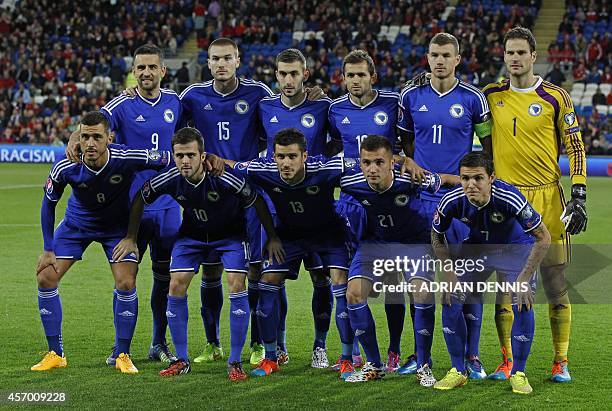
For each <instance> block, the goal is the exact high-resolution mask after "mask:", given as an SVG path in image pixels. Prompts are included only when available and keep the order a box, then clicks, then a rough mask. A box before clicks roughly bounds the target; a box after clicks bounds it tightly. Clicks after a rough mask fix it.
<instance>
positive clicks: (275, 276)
mask: <svg viewBox="0 0 612 411" xmlns="http://www.w3.org/2000/svg"><path fill="white" fill-rule="evenodd" d="M282 279H283V275H282V274H281V273H265V274H262V275H261V280H259V281H262V282H265V283H268V284H280V283H281V280H282Z"/></svg>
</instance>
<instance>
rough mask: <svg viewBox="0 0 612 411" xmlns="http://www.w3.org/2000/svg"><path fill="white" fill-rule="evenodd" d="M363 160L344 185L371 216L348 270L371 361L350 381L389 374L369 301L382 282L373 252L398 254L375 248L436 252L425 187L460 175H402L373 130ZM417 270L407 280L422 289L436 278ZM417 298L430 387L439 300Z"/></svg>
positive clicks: (421, 375) (420, 375)
mask: <svg viewBox="0 0 612 411" xmlns="http://www.w3.org/2000/svg"><path fill="white" fill-rule="evenodd" d="M360 165H361V169H359V168H357V167H356V168H354V169H353V170H351V171H347V173H346V174H345V176H344V177H342V180H341V182H340V187H341V189H342V191H343V192H344V193H347V194H349V195H351V196H353V198H355V199H356V200H357V201H359V203H360V204H362V205H363V206H364V209H365V212H366V215H367V225H366V229H365V233H364V239H363V240H362V241H360V242H359V247H358V249H357V252H356V254H355V257H354V258H353V261H352V263H351V267H350V270H349V282H348V291H347V298H348V304H349V305H348V312H349V317H350V321H351V326H352V327H353V329H354V330H355V335H356V336H358V337H359V342H360V343H361V345H362V346H363V349H364V351H365V353H366V357H367V360H368V362H367V363H366V364H365V365H364V366H363V368H362V369H361V370H360V371H358V372H355V373H353V374H352V375H350V376H348V378H346V380H345V381H347V382H365V381H369V380H373V379H380V378H382V377H383V376H384V374H385V372H384V367H383V363H382V361H381V358H380V352H379V349H378V342H377V340H376V328H375V324H374V318H373V317H372V313H371V311H370V308H369V307H368V300H367V298H368V295H369V294H370V292H371V291H372V289H373V287H374V285H375V284H376V283H377V281H375V277H374V275H373V270H372V260H371V259H372V254H374V257H376V258H378V257H385V255H387V256H388V258H394V257H392V256H390V255H389V254H390V253H389V251H386V252H378V251H376V250H384V248H387V249H388V250H390V248H389V247H392V246H393V245H394V244H395V245H396V246H398V247H400V248H401V252H402V253H403V252H404V251H408V252H409V253H410V254H411V255H410V258H412V259H419V258H424V257H425V256H426V255H427V253H428V252H430V251H431V247H430V246H429V241H428V238H427V237H428V236H427V232H428V229H429V224H430V222H429V221H428V220H427V219H426V218H424V217H423V216H422V214H421V213H420V209H421V207H422V204H421V202H420V198H419V194H420V191H421V190H429V191H431V192H435V191H437V190H438V189H439V187H440V185H441V184H456V183H458V179H457V177H456V176H449V175H438V174H427V175H426V176H425V178H424V180H423V182H422V183H421V185H420V186H417V185H413V184H412V178H411V176H410V175H406V176H402V175H401V172H400V168H399V165H397V166H396V165H394V163H393V151H392V147H391V143H390V142H389V141H388V140H387V139H386V138H384V137H382V136H377V135H369V136H368V137H367V138H366V139H365V140H363V141H362V143H361V147H360ZM397 255H399V254H396V256H397ZM402 271H403V270H402ZM412 274H414V275H411V278H406V280H407V281H408V282H410V283H412V284H413V287H415V288H416V289H417V290H420V289H421V285H422V284H423V282H424V281H431V279H432V276H433V273H431V272H425V270H422V271H419V272H418V273H412ZM375 291H379V290H375ZM402 295H403V294H402ZM413 299H414V302H415V308H416V313H415V320H414V327H415V335H416V347H417V362H418V367H417V368H418V369H417V379H418V380H419V382H420V384H421V385H422V386H425V387H431V386H432V385H433V384H434V383H435V382H436V380H435V378H434V376H433V373H432V372H431V369H430V367H429V364H430V357H431V345H432V342H433V328H434V321H435V304H434V303H433V298H432V296H431V294H430V293H428V292H415V293H413Z"/></svg>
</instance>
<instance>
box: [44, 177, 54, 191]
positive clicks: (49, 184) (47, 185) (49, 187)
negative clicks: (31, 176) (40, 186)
mask: <svg viewBox="0 0 612 411" xmlns="http://www.w3.org/2000/svg"><path fill="white" fill-rule="evenodd" d="M45 191H46V192H47V194H51V193H52V192H53V180H51V177H49V178H47V182H46V183H45Z"/></svg>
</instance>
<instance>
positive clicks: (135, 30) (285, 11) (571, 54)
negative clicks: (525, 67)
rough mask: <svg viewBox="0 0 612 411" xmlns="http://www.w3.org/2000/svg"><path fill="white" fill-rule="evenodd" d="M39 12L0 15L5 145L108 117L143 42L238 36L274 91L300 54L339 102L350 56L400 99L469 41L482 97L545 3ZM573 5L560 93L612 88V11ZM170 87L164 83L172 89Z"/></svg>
mask: <svg viewBox="0 0 612 411" xmlns="http://www.w3.org/2000/svg"><path fill="white" fill-rule="evenodd" d="M34 3H35V2H33V1H32V0H24V1H21V2H18V4H17V6H16V8H15V9H14V10H4V11H0V33H1V34H2V38H1V40H0V143H13V142H14V143H24V144H31V143H41V144H58V145H59V144H64V143H65V142H66V141H67V139H68V136H69V135H70V132H71V131H72V128H73V127H74V126H73V125H74V124H76V123H77V122H78V118H79V116H80V115H81V113H83V112H86V111H89V110H91V109H93V108H97V107H101V106H102V105H103V104H104V102H106V101H109V100H110V98H112V97H113V96H114V95H116V94H117V93H118V92H119V90H121V89H122V88H123V87H124V84H125V80H126V77H127V76H129V65H130V64H129V61H130V60H129V59H126V58H124V57H123V56H130V55H131V54H132V52H133V51H134V48H135V47H136V46H137V45H140V44H143V43H146V42H151V43H154V44H158V45H160V46H162V47H163V48H164V49H165V51H166V53H167V54H169V55H173V54H174V53H175V52H176V50H177V48H178V47H180V45H181V44H182V43H183V41H184V39H185V38H186V37H187V36H188V35H189V33H190V31H191V30H192V29H193V30H196V33H197V38H198V46H199V47H200V48H201V49H202V50H206V49H207V47H208V44H210V42H211V41H212V40H214V39H215V38H217V37H220V36H223V37H231V38H234V39H235V40H236V41H237V42H238V43H239V45H240V49H241V50H240V52H241V58H242V65H241V67H240V68H239V71H238V75H239V76H241V77H246V78H252V79H254V80H260V81H263V82H264V83H266V84H268V85H269V86H271V88H272V89H276V88H277V81H276V78H275V76H274V68H275V67H274V56H275V55H276V54H278V52H280V51H281V50H283V49H285V48H288V47H297V48H299V49H300V50H302V51H303V52H304V54H305V56H306V58H307V62H308V66H309V67H310V68H311V76H310V78H309V80H308V81H307V85H310V86H312V85H319V86H320V87H321V88H322V89H323V90H324V91H325V92H326V94H327V95H329V96H330V97H332V98H333V97H338V96H340V95H343V94H345V93H346V89H345V87H344V85H343V83H342V76H341V63H342V58H343V57H344V56H345V55H346V54H347V53H348V52H349V51H350V50H352V49H353V48H361V49H365V50H367V51H368V52H369V53H370V55H372V56H373V57H374V61H375V63H376V65H377V70H378V75H379V82H378V86H379V87H380V88H381V89H385V90H395V91H398V90H399V89H400V88H401V86H402V85H403V84H404V83H405V81H406V80H408V79H410V78H411V77H412V76H413V75H415V74H417V73H419V72H420V71H423V70H425V69H426V67H427V60H426V56H425V52H426V44H427V41H428V39H429V38H430V37H431V36H432V35H434V34H435V33H438V32H441V31H445V32H449V33H451V34H453V35H455V36H456V37H457V38H458V39H459V40H460V42H461V46H462V57H463V59H462V62H461V64H460V66H459V67H458V70H457V71H458V73H460V74H461V77H462V79H463V80H464V81H467V82H470V83H472V84H474V85H476V86H479V87H483V86H484V85H486V84H488V83H490V82H493V81H495V80H496V79H497V76H498V73H499V71H500V68H501V67H502V64H503V47H502V45H501V38H502V36H503V34H504V33H505V32H506V31H507V30H508V29H509V28H510V27H512V26H514V25H521V26H524V27H528V28H533V24H534V18H535V17H536V16H537V12H538V10H539V8H540V6H541V2H540V1H539V0H531V1H529V0H526V1H519V2H515V3H514V4H513V5H509V4H505V3H503V2H502V1H501V0H491V1H484V2H469V1H459V2H458V3H457V5H456V6H455V7H454V8H449V7H447V2H445V1H443V0H438V1H435V2H430V1H423V0H414V1H409V2H404V1H400V0H384V1H379V2H375V3H371V2H369V1H365V0H360V1H355V2H351V3H347V2H342V1H328V2H322V1H303V0H281V1H270V0H261V1H255V2H247V1H239V0H231V1H224V2H219V1H216V0H213V1H204V2H200V1H191V0H156V1H139V2H127V3H125V4H124V2H120V1H119V2H116V1H111V2H110V4H107V3H106V2H104V7H102V6H101V3H102V2H101V1H100V0H98V1H97V2H94V4H90V5H88V6H87V7H85V6H84V5H81V4H79V3H74V2H70V1H68V0H63V1H59V2H51V1H47V0H44V1H42V2H36V7H34V6H35V5H34ZM96 3H98V4H96ZM567 4H568V5H567V13H566V15H565V17H564V20H563V22H562V23H561V24H560V26H559V37H558V39H557V42H556V43H555V44H551V47H550V62H551V64H553V70H551V72H549V73H548V74H547V79H548V80H550V81H551V82H553V83H555V84H560V83H562V82H563V81H565V79H566V78H568V77H571V76H572V75H573V78H574V80H575V81H578V82H580V81H584V82H587V83H591V82H596V83H612V71H611V70H612V69H611V68H610V67H612V51H610V43H609V37H610V35H609V32H610V30H609V26H608V24H609V23H608V18H609V17H608V14H607V11H606V7H605V4H604V2H603V1H591V2H585V1H570V2H568V3H567ZM594 11H596V12H594ZM136 16H138V17H136ZM304 16H309V17H307V18H305V17H304ZM117 22H120V23H117ZM390 27H401V28H402V30H401V31H400V32H399V33H398V32H393V30H389V28H390ZM206 58H207V54H206V51H202V52H201V53H200V55H199V56H198V62H199V63H200V64H201V66H202V72H201V76H200V78H201V80H202V81H205V80H209V79H211V78H212V77H211V74H210V71H209V70H208V67H207V65H206ZM183 71H186V69H181V70H179V73H175V74H176V77H177V79H178V82H179V83H181V84H182V83H184V82H185V81H184V80H183V79H184V78H187V79H188V78H189V77H188V76H187V77H185V76H184V74H185V73H183ZM181 75H182V78H179V77H180V76H181ZM171 80H172V79H171V76H170V75H168V76H167V77H166V78H165V83H166V84H169V83H170V81H171ZM187 82H188V81H187ZM182 88H184V87H181V89H182ZM179 91H180V90H179ZM598 98H599V99H600V100H599V103H598V104H606V105H609V104H610V103H611V101H612V93H608V94H607V95H605V94H604V96H603V98H604V101H605V103H602V102H601V101H602V100H601V96H598ZM577 105H578V104H577ZM593 106H595V104H593ZM593 111H594V112H595V114H594V115H590V113H589V112H587V113H585V117H586V122H585V126H586V128H585V129H584V131H585V138H590V136H592V137H593V138H594V141H597V140H601V144H599V145H598V143H595V144H593V145H592V144H590V141H588V144H587V147H588V148H589V149H590V150H594V152H592V153H593V154H595V153H599V152H600V151H602V149H603V152H609V151H612V145H610V143H611V141H610V140H612V138H610V129H611V127H610V124H609V121H608V116H606V113H604V114H602V113H596V111H597V110H593ZM579 114H581V113H579ZM606 135H607V136H608V138H607V139H606ZM593 146H595V148H593Z"/></svg>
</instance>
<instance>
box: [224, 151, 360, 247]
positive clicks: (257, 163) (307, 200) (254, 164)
mask: <svg viewBox="0 0 612 411" xmlns="http://www.w3.org/2000/svg"><path fill="white" fill-rule="evenodd" d="M345 164H355V160H352V159H343V158H340V157H334V158H332V159H329V160H328V159H325V158H323V157H309V158H308V159H307V161H306V164H305V167H306V173H305V176H304V179H303V180H302V181H300V182H299V183H296V184H289V183H287V182H286V181H285V180H283V179H282V177H281V176H280V173H279V171H278V167H277V165H276V163H275V162H274V161H273V160H271V159H267V158H258V159H255V160H253V161H250V162H244V163H237V164H236V166H235V169H236V170H238V171H240V172H242V173H245V174H246V175H248V176H249V179H250V181H252V182H253V184H255V185H257V186H259V187H261V188H262V189H263V190H264V191H265V192H266V194H268V196H269V197H270V200H272V204H273V205H274V208H275V209H276V216H277V218H278V220H279V227H278V232H279V234H282V235H283V237H284V238H302V237H304V236H307V235H310V234H314V233H318V232H321V231H322V230H325V231H327V230H343V229H344V225H345V224H344V222H343V220H342V219H341V217H340V216H338V214H337V213H336V211H335V203H334V188H335V187H337V186H338V185H339V181H340V177H341V176H342V173H343V172H344V169H345Z"/></svg>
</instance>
